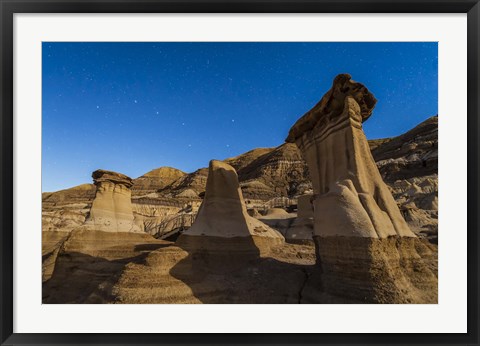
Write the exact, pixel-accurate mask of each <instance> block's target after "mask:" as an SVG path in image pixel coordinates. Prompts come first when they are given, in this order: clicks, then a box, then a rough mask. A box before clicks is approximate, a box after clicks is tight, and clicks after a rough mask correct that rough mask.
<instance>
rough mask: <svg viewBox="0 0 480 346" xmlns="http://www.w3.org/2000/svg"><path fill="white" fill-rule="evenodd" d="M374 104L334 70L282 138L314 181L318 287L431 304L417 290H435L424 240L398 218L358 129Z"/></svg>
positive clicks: (365, 297)
mask: <svg viewBox="0 0 480 346" xmlns="http://www.w3.org/2000/svg"><path fill="white" fill-rule="evenodd" d="M375 104H376V99H375V97H374V96H373V94H371V93H370V92H369V91H368V89H367V88H366V87H365V86H364V85H362V84H360V83H357V82H354V81H352V80H351V77H350V75H348V74H341V75H338V76H337V77H336V78H335V80H334V82H333V86H332V88H331V89H330V90H329V91H328V92H327V93H326V94H325V95H324V96H323V97H322V99H321V100H320V102H319V103H318V104H317V105H315V106H314V107H313V108H312V109H311V110H310V111H309V112H307V113H306V114H305V115H304V116H303V117H302V118H300V119H299V120H298V121H297V122H296V123H295V125H294V126H293V127H292V128H291V130H290V132H289V135H288V137H287V139H286V141H287V142H294V143H296V145H297V146H298V147H299V149H300V150H301V152H302V155H303V157H304V159H305V161H306V162H307V164H308V167H309V171H310V177H311V179H312V184H313V190H314V194H315V197H314V201H313V205H314V238H315V242H316V245H317V254H318V261H319V263H320V264H321V266H322V271H323V273H322V284H323V289H324V290H325V291H326V292H333V293H334V294H339V295H343V296H350V297H352V298H354V299H358V300H360V301H364V302H382V303H405V302H416V303H425V302H430V303H431V302H436V295H433V296H432V295H431V294H430V292H429V294H425V295H422V292H425V291H424V290H425V289H428V290H429V291H431V290H433V291H434V292H436V291H437V280H436V277H435V275H434V274H433V273H432V272H431V271H430V270H429V268H428V266H427V265H426V264H425V263H424V261H423V260H422V258H421V257H420V256H419V254H418V249H417V248H418V247H421V248H422V249H423V247H424V245H423V244H420V243H419V242H418V239H417V238H416V236H415V234H414V233H413V232H412V231H411V230H410V229H409V227H408V225H407V223H406V222H405V220H404V218H403V217H402V214H401V213H400V211H399V209H398V207H397V204H396V202H395V200H394V199H393V197H392V194H391V193H390V191H389V189H388V188H387V186H386V185H385V183H384V182H383V180H382V177H381V175H380V173H379V171H378V168H377V166H376V165H375V161H374V159H373V157H372V154H371V152H370V148H369V145H368V141H367V139H366V137H365V134H364V133H363V129H362V123H363V122H364V121H366V120H367V119H368V118H369V117H370V116H371V114H372V111H373V108H374V107H375ZM422 245H423V246H422ZM422 251H423V250H422ZM423 252H427V249H424V251H423ZM419 273H421V274H420V275H419ZM413 277H415V280H413V279H411V278H413ZM359 288H361V289H359Z"/></svg>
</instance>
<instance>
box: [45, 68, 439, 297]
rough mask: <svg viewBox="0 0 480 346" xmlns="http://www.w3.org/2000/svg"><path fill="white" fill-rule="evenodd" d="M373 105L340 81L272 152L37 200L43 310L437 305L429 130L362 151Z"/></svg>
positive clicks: (433, 148) (361, 90)
mask: <svg viewBox="0 0 480 346" xmlns="http://www.w3.org/2000/svg"><path fill="white" fill-rule="evenodd" d="M376 102H377V100H376V98H375V96H374V95H373V94H372V93H371V92H370V91H369V90H368V89H367V88H366V87H365V86H364V85H363V84H361V83H358V82H355V81H353V80H352V79H351V76H350V75H348V74H340V75H338V76H337V77H335V79H334V81H333V84H332V87H331V89H330V90H328V91H327V92H326V93H325V94H324V95H323V97H322V98H321V99H320V101H319V102H318V103H317V104H316V105H315V106H314V107H313V108H311V109H310V110H309V111H307V112H306V113H305V114H304V115H303V116H301V117H299V118H298V120H297V121H296V123H295V124H293V126H292V127H291V129H290V131H289V134H288V136H287V138H286V139H285V143H284V144H282V145H280V146H278V147H276V148H259V149H254V150H251V151H249V152H247V153H245V154H242V155H239V156H237V157H234V158H229V159H226V160H223V161H219V160H215V159H212V160H211V161H210V162H209V166H208V168H199V169H198V170H196V171H195V172H193V173H188V174H187V173H185V172H182V171H179V170H178V169H175V168H171V167H161V168H158V169H154V170H152V171H150V172H148V173H146V174H144V175H143V176H141V177H139V178H137V179H132V178H130V177H128V176H126V175H124V174H122V173H118V172H112V171H108V170H104V169H98V170H96V171H94V172H93V173H92V178H93V183H94V184H83V185H80V186H77V187H74V188H71V189H67V190H63V191H57V192H53V193H44V194H43V211H42V222H43V225H42V226H43V232H42V237H43V242H42V255H43V256H42V269H43V271H42V274H43V275H42V283H43V290H42V295H43V297H42V301H43V303H46V304H54V303H134V304H142V303H145V304H154V303H249V304H252V303H276V304H278V303H291V304H293V303H295V304H298V303H319V304H325V303H327V304H330V303H355V304H358V303H388V304H397V303H400V304H412V303H417V304H435V303H437V302H438V248H437V245H436V242H437V228H438V226H437V224H438V222H437V219H438V199H437V190H438V178H437V163H438V162H437V161H438V138H437V125H438V124H437V123H438V119H437V117H432V118H430V119H428V120H426V121H424V122H423V123H421V124H419V125H418V126H416V127H415V128H414V129H412V130H411V131H408V132H407V133H405V134H403V135H401V136H398V137H395V138H387V139H377V140H373V141H370V142H369V141H368V140H367V138H366V136H365V134H364V132H363V126H362V123H363V122H365V121H367V120H368V119H369V117H370V116H372V113H373V109H374V108H375V105H376ZM304 160H305V161H304ZM307 167H308V169H307Z"/></svg>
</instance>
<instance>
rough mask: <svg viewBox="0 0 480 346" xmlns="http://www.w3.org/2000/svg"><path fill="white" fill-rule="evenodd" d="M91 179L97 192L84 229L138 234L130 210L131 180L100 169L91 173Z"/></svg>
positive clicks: (138, 230) (122, 175)
mask: <svg viewBox="0 0 480 346" xmlns="http://www.w3.org/2000/svg"><path fill="white" fill-rule="evenodd" d="M92 177H93V179H94V181H95V185H96V187H97V192H96V194H95V199H94V200H93V203H92V208H91V209H90V215H89V217H88V218H87V221H86V222H85V227H87V228H92V229H94V230H97V231H104V232H140V229H139V228H138V226H137V225H135V223H134V216H133V210H132V201H131V198H132V194H131V191H130V188H131V187H132V179H131V178H129V177H127V176H126V175H124V174H120V173H116V172H111V171H105V170H102V169H99V170H96V171H95V172H93V174H92Z"/></svg>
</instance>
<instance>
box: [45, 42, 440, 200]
mask: <svg viewBox="0 0 480 346" xmlns="http://www.w3.org/2000/svg"><path fill="white" fill-rule="evenodd" d="M437 56H438V55H437V43H316V42H315V43H53V42H44V43H43V46H42V59H43V61H42V64H43V66H42V72H43V77H42V84H43V85H42V99H43V105H42V190H43V191H56V190H59V189H64V188H68V187H72V186H75V185H78V184H82V183H88V182H91V181H92V180H91V173H92V171H94V170H96V169H98V168H102V169H107V170H113V171H117V172H121V173H124V174H127V175H129V176H131V177H132V178H136V177H138V176H140V175H142V174H144V173H146V172H148V171H150V170H152V169H154V168H158V167H161V166H171V167H175V168H179V169H181V170H183V171H185V172H192V171H194V170H196V169H198V168H200V167H206V166H207V165H208V161H209V160H210V159H225V158H227V157H232V156H236V155H239V154H241V153H244V152H246V151H248V150H251V149H253V148H258V147H274V146H278V145H280V144H282V143H283V142H284V139H285V138H286V136H287V133H288V130H289V129H290V127H291V126H292V125H293V124H294V123H295V121H296V120H297V119H298V118H300V117H301V116H302V115H303V114H304V113H305V112H307V111H308V110H309V109H310V108H311V107H312V106H314V105H315V104H316V103H317V102H318V101H319V100H320V98H321V97H322V95H323V94H324V93H325V92H326V91H327V90H328V89H329V88H330V87H331V84H332V80H333V78H334V77H335V76H336V75H337V74H339V73H345V72H346V73H350V74H351V75H352V77H353V79H354V80H356V81H359V82H362V83H363V84H365V85H366V86H367V87H368V88H369V90H370V91H371V92H372V93H373V94H374V95H375V97H376V98H377V99H378V103H377V106H376V108H375V110H374V112H373V115H372V117H371V118H370V119H369V120H368V121H367V122H366V123H365V124H364V129H365V133H366V135H367V137H368V138H369V139H373V138H382V137H390V136H395V135H399V134H401V133H403V132H405V131H407V130H409V129H411V128H412V127H414V126H415V125H417V124H418V123H420V122H421V121H423V120H425V119H427V118H428V117H430V116H432V115H435V114H437V112H438V92H437V89H438V63H437V60H438V57H437Z"/></svg>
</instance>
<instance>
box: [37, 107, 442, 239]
mask: <svg viewBox="0 0 480 346" xmlns="http://www.w3.org/2000/svg"><path fill="white" fill-rule="evenodd" d="M369 145H370V148H371V150H372V154H373V157H374V159H375V161H376V163H377V166H378V168H379V170H380V173H381V175H382V177H383V179H384V181H385V182H386V183H387V184H388V185H389V187H390V188H391V190H392V193H393V195H394V197H395V200H396V201H397V203H398V204H399V206H400V209H401V211H402V213H403V215H404V217H405V218H406V220H407V222H408V223H409V225H410V227H411V228H412V229H413V230H414V231H415V232H416V233H417V234H421V235H424V236H427V237H428V238H429V239H430V240H432V241H434V242H435V241H436V236H437V235H436V233H437V219H438V205H437V204H438V200H437V191H438V176H437V161H438V117H437V116H434V117H431V118H429V119H427V120H426V121H424V122H422V123H421V124H419V125H418V126H416V127H415V128H413V129H412V130H410V131H408V132H406V133H405V134H403V135H400V136H398V137H394V138H384V139H374V140H370V141H369ZM224 161H225V162H226V163H228V164H230V165H231V166H232V167H234V168H235V170H236V171H237V173H238V177H239V182H240V187H241V188H242V192H243V195H244V197H245V199H246V200H249V199H253V200H263V201H268V200H270V199H272V198H274V197H280V196H286V197H291V198H292V197H296V196H298V195H301V194H303V193H304V192H305V191H307V190H309V189H311V182H310V179H309V175H308V169H307V165H306V163H305V162H304V160H303V159H302V157H301V155H300V152H299V150H298V149H297V147H296V146H295V145H294V144H291V143H286V144H283V145H281V146H279V147H276V148H257V149H253V150H250V151H248V152H246V153H244V154H241V155H238V156H236V157H233V158H228V159H226V160H224ZM207 175H208V169H207V168H200V169H198V170H197V171H195V172H193V173H189V174H186V173H184V172H182V171H180V170H178V169H175V168H170V167H161V168H158V169H154V170H152V171H150V172H148V173H146V174H144V175H143V176H141V177H139V178H137V179H134V181H133V187H132V195H133V197H134V199H135V198H139V197H140V196H145V195H150V196H151V197H152V198H153V199H155V198H156V199H161V198H168V199H172V200H173V199H174V200H177V201H179V202H182V203H184V202H189V201H197V202H199V201H201V197H202V196H203V193H204V192H205V185H206V182H207ZM94 196H95V186H94V185H93V184H84V185H80V186H77V187H74V188H71V189H67V190H62V191H58V192H54V193H44V194H43V196H42V199H43V222H44V223H43V229H44V230H65V231H69V230H71V229H72V228H73V227H74V226H75V225H81V224H82V223H83V222H84V221H85V217H86V213H88V208H89V206H90V204H91V202H92V200H93V197H94ZM133 203H134V204H135V201H133ZM160 204H161V203H160ZM134 206H135V205H134ZM158 212H159V211H156V213H157V214H158ZM157 214H155V215H149V216H156V215H157Z"/></svg>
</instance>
